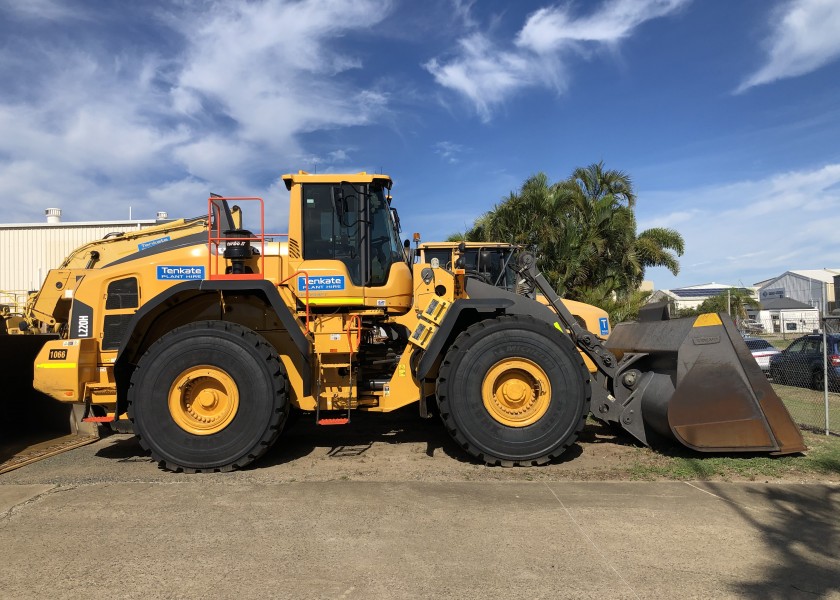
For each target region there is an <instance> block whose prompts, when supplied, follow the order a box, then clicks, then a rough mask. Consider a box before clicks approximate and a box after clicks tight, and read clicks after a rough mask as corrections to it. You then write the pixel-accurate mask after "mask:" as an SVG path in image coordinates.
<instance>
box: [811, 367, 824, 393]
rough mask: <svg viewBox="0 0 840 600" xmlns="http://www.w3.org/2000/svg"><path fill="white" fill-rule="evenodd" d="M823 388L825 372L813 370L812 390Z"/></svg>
mask: <svg viewBox="0 0 840 600" xmlns="http://www.w3.org/2000/svg"><path fill="white" fill-rule="evenodd" d="M823 388H825V373H823V372H822V371H819V370H817V371H814V372H813V373H812V374H811V389H812V390H820V391H822V389H823Z"/></svg>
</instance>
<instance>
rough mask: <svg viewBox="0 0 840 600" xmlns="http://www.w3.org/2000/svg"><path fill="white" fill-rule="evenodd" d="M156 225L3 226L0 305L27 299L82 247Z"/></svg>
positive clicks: (124, 223)
mask: <svg viewBox="0 0 840 600" xmlns="http://www.w3.org/2000/svg"><path fill="white" fill-rule="evenodd" d="M153 224H154V223H153V222H152V223H139V222H134V223H130V222H125V221H123V222H121V223H105V222H103V223H89V224H88V223H84V224H73V223H59V224H55V225H35V226H33V225H31V224H29V225H21V226H20V227H16V226H8V225H5V226H3V227H0V304H12V303H13V299H14V298H18V301H19V302H20V301H21V297H22V298H23V299H25V297H26V292H28V291H29V290H37V289H38V288H39V287H40V286H41V282H42V281H43V280H44V278H45V277H46V275H47V271H49V270H50V269H54V268H56V267H58V266H59V265H60V264H61V263H62V262H63V261H64V259H65V258H66V257H67V255H68V254H70V253H71V252H73V250H75V249H76V248H78V247H79V246H82V245H84V244H87V243H89V242H92V241H94V240H98V239H102V238H103V237H105V236H106V235H107V234H109V233H112V232H116V231H122V232H128V231H137V230H138V229H143V228H145V227H150V226H151V225H153Z"/></svg>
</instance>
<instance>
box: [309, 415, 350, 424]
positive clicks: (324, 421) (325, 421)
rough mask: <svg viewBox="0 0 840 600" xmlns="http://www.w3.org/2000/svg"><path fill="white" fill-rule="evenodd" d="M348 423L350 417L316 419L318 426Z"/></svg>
mask: <svg viewBox="0 0 840 600" xmlns="http://www.w3.org/2000/svg"><path fill="white" fill-rule="evenodd" d="M349 422H350V417H338V418H335V419H318V420H317V421H316V423H317V424H318V425H347V424H348V423H349Z"/></svg>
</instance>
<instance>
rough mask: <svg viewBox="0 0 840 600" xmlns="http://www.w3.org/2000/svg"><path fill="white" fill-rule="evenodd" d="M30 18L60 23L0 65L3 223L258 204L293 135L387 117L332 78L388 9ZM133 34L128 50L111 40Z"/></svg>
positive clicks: (49, 8)
mask: <svg viewBox="0 0 840 600" xmlns="http://www.w3.org/2000/svg"><path fill="white" fill-rule="evenodd" d="M0 2H3V0H0ZM24 4H26V3H13V2H3V5H2V6H3V9H4V10H12V8H13V5H14V6H18V5H24ZM38 6H40V7H42V8H43V9H44V11H45V17H46V18H49V19H54V20H55V21H57V22H59V23H65V22H66V23H67V24H68V25H69V24H70V23H71V21H72V24H73V26H72V27H68V28H67V29H65V30H63V31H62V32H61V33H60V34H59V35H50V36H42V37H41V38H39V41H38V44H34V45H26V44H21V45H19V48H20V50H19V51H18V52H16V53H15V54H14V56H13V57H9V56H5V57H4V58H2V59H0V76H2V77H3V79H4V87H3V89H0V194H2V195H3V197H5V198H14V199H15V202H11V203H4V204H3V205H2V207H0V210H2V214H0V220H3V221H4V222H8V221H31V220H41V219H42V212H41V211H42V210H43V208H45V207H46V206H59V207H63V208H65V218H66V219H67V220H86V219H92V218H97V219H98V218H113V217H119V218H124V217H125V216H127V213H128V210H127V207H128V206H129V205H131V206H133V208H134V211H133V212H134V214H135V215H141V213H142V211H143V210H145V209H138V207H140V206H146V205H148V206H149V208H148V211H147V212H149V213H150V215H148V216H154V212H155V211H156V210H168V212H169V213H170V216H181V215H182V214H184V213H186V214H188V215H193V214H195V213H196V212H200V211H201V210H203V209H204V199H205V197H206V193H207V192H208V191H210V190H212V191H216V192H219V193H222V194H225V193H228V194H232V193H236V194H243V195H264V196H269V195H272V194H273V193H274V190H273V188H272V186H273V185H274V184H276V183H277V176H278V175H279V174H280V170H281V169H284V168H287V167H286V166H287V165H291V164H295V165H296V164H298V160H299V159H300V157H302V156H305V154H306V153H305V152H304V150H303V148H302V142H301V136H303V135H305V134H307V133H311V132H315V131H321V130H329V129H335V128H342V127H348V126H355V125H364V124H368V123H371V122H373V120H374V119H375V118H377V119H378V118H380V117H381V116H382V115H383V114H386V113H387V111H388V106H389V101H390V98H389V96H388V95H387V94H386V93H385V92H383V91H381V90H380V89H377V88H376V87H375V86H368V87H365V86H364V85H361V86H360V85H359V79H360V78H359V77H355V78H354V79H355V81H353V82H352V83H351V82H350V81H349V80H348V78H347V77H346V76H345V74H346V73H347V72H348V71H351V70H359V69H360V68H361V67H363V66H364V65H363V63H362V59H361V58H360V56H356V55H355V54H354V53H353V50H352V45H350V46H349V48H350V50H349V51H348V50H346V49H344V48H343V47H342V43H343V40H344V38H346V37H349V36H351V35H358V34H361V35H367V34H368V32H369V31H370V29H371V27H375V26H376V25H377V24H378V23H380V22H381V21H382V19H384V18H385V17H386V16H387V14H388V13H389V10H390V1H389V0H349V1H341V0H299V1H294V2H292V1H287V0H265V1H262V2H249V3H227V2H222V1H218V2H203V3H196V4H193V3H177V4H169V5H165V6H166V7H167V8H166V9H157V8H154V7H153V6H152V5H149V7H148V8H145V6H146V5H143V4H140V5H138V6H137V7H136V9H137V10H136V11H135V12H133V13H132V15H131V17H132V22H131V23H127V22H126V23H120V22H115V21H112V20H111V21H108V20H107V19H108V18H111V17H104V16H103V17H102V22H100V23H94V20H95V19H96V18H97V15H96V14H95V13H90V14H88V15H87V18H86V19H83V20H82V22H81V23H80V21H79V19H78V15H71V14H65V13H64V12H62V10H61V9H62V7H63V6H64V5H63V4H60V3H57V2H49V1H48V0H39V1H38ZM15 14H16V15H18V17H19V18H23V17H26V16H27V15H28V14H29V11H28V10H23V9H21V10H16V12H15ZM41 20H42V21H43V20H44V19H41ZM105 23H107V24H108V26H109V27H113V26H116V27H117V29H116V30H114V31H111V35H112V36H114V37H113V38H112V39H108V37H107V36H103V34H102V32H101V31H100V30H99V28H101V26H102V25H103V24H105ZM123 24H125V25H126V27H127V30H126V31H121V30H120V29H119V27H120V26H121V25H123ZM29 25H30V26H32V27H35V26H37V25H32V23H30V24H29ZM44 25H45V26H47V25H49V26H54V24H48V23H44ZM76 25H78V29H77V28H76ZM88 26H91V27H94V28H97V30H96V32H95V33H93V34H91V35H87V33H86V31H85V27H88ZM138 31H141V32H142V36H141V37H142V43H141V42H139V41H138V40H134V39H131V40H123V39H121V36H122V35H127V36H131V35H135V34H137V32H138ZM149 37H155V39H156V40H157V39H160V40H163V43H155V44H154V46H148V45H144V44H147V43H148V38H149ZM14 41H15V40H14V39H9V40H6V43H7V44H11V43H14ZM18 41H22V38H21V40H18ZM361 79H362V81H364V78H363V77H362V78H361ZM332 158H333V160H339V159H340V158H341V157H340V156H339V155H335V156H334V157H332ZM345 160H346V156H345ZM283 191H285V189H284V190H283ZM278 193H279V192H278ZM278 200H279V199H278ZM196 208H197V209H198V211H196ZM278 228H279V227H278Z"/></svg>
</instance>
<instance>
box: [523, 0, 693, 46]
mask: <svg viewBox="0 0 840 600" xmlns="http://www.w3.org/2000/svg"><path fill="white" fill-rule="evenodd" d="M685 4H687V1H686V0H641V1H639V0H611V1H610V2H607V3H605V4H604V5H603V6H602V7H601V10H599V11H597V12H595V13H593V14H591V15H588V16H583V17H575V16H574V15H573V14H572V10H571V7H570V6H569V5H563V6H554V7H550V8H541V9H540V10H538V11H537V12H535V13H534V14H532V15H531V16H530V17H528V20H527V21H526V22H525V25H524V27H522V29H521V30H520V31H519V33H518V34H517V36H516V45H517V46H519V47H521V48H527V49H529V50H533V51H534V52H537V53H539V54H545V53H549V52H555V51H557V50H559V49H561V48H563V47H564V46H566V45H568V44H570V43H574V42H600V43H604V44H614V43H616V42H619V41H620V40H622V39H624V38H626V37H627V36H629V35H630V33H631V32H632V31H633V29H635V28H636V27H638V26H639V25H641V24H642V23H644V22H645V21H649V20H650V19H655V18H657V17H663V16H666V15H668V14H670V13H672V12H673V11H675V10H676V9H678V8H680V7H681V6H683V5H685Z"/></svg>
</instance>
